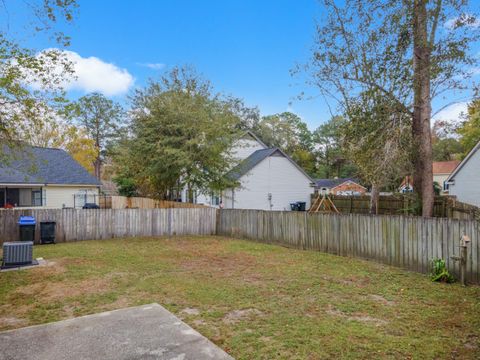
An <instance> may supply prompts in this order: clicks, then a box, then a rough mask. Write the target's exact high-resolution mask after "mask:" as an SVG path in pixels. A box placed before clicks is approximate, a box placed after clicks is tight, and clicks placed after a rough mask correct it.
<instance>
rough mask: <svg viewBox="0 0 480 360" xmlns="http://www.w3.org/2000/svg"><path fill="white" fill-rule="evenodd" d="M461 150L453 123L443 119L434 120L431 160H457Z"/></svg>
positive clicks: (461, 152)
mask: <svg viewBox="0 0 480 360" xmlns="http://www.w3.org/2000/svg"><path fill="white" fill-rule="evenodd" d="M463 152H464V149H463V145H462V144H461V142H460V140H459V137H458V134H457V128H456V126H455V124H454V123H452V122H449V121H444V120H437V121H435V123H434V124H433V128H432V153H433V160H434V161H450V160H459V159H460V158H461V155H462V154H463Z"/></svg>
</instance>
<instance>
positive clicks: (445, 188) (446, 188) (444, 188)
mask: <svg viewBox="0 0 480 360" xmlns="http://www.w3.org/2000/svg"><path fill="white" fill-rule="evenodd" d="M443 191H448V183H447V182H446V181H444V182H443Z"/></svg>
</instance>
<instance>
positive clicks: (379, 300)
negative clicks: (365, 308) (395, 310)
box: [368, 295, 395, 306]
mask: <svg viewBox="0 0 480 360" xmlns="http://www.w3.org/2000/svg"><path fill="white" fill-rule="evenodd" d="M368 298H369V299H370V300H373V301H375V302H377V303H380V304H382V305H386V306H393V305H395V301H390V300H387V299H385V298H384V297H383V296H380V295H369V296H368Z"/></svg>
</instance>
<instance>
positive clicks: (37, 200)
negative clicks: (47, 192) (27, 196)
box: [32, 190, 43, 206]
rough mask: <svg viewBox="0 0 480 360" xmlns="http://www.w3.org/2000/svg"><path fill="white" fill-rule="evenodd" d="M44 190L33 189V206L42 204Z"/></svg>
mask: <svg viewBox="0 0 480 360" xmlns="http://www.w3.org/2000/svg"><path fill="white" fill-rule="evenodd" d="M42 205H43V203H42V190H33V191H32V206H42Z"/></svg>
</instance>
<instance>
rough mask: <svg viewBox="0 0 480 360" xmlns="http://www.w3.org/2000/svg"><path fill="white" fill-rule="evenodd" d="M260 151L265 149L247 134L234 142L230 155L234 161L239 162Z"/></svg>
mask: <svg viewBox="0 0 480 360" xmlns="http://www.w3.org/2000/svg"><path fill="white" fill-rule="evenodd" d="M262 149H265V147H264V146H263V145H262V144H260V143H259V142H258V141H257V140H255V139H254V138H252V137H251V136H250V135H248V134H247V135H245V137H243V138H241V139H239V140H238V141H236V142H235V144H234V145H233V148H232V152H231V155H232V157H233V158H234V159H235V160H237V161H241V160H244V159H246V158H247V157H249V156H250V155H252V154H253V153H254V152H255V151H257V150H262Z"/></svg>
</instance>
